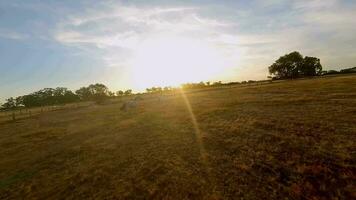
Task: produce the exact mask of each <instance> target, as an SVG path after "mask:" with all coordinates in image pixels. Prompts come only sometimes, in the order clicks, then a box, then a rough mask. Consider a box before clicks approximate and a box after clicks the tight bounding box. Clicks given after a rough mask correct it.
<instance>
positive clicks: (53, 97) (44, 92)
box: [1, 83, 132, 110]
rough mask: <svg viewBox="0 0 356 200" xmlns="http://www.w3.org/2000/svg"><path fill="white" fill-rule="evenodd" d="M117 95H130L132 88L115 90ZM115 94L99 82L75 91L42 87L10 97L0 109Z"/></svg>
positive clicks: (51, 104) (57, 103) (104, 97)
mask: <svg viewBox="0 0 356 200" xmlns="http://www.w3.org/2000/svg"><path fill="white" fill-rule="evenodd" d="M116 94H117V96H124V95H131V94H132V90H131V89H129V90H126V91H121V90H120V91H117V92H116ZM113 96H115V93H114V92H111V91H109V89H108V87H107V86H105V85H104V84H101V83H96V84H90V85H89V86H87V87H81V88H79V89H78V90H76V91H75V92H73V91H71V90H69V89H68V88H65V87H57V88H44V89H41V90H39V91H36V92H32V93H30V94H27V95H23V96H18V97H16V98H13V97H10V98H8V99H6V102H5V103H4V104H2V105H1V109H2V110H10V109H14V108H19V107H26V108H31V107H39V106H53V105H61V104H67V103H74V102H78V101H95V102H101V101H103V100H105V99H107V98H109V97H113Z"/></svg>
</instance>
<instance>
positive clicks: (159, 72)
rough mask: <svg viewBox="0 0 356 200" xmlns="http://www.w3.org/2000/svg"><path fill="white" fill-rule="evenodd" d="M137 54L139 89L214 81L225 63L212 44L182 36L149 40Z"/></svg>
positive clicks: (135, 74) (135, 76) (135, 68)
mask: <svg viewBox="0 0 356 200" xmlns="http://www.w3.org/2000/svg"><path fill="white" fill-rule="evenodd" d="M135 53H136V55H135V58H134V60H133V64H132V68H131V70H132V71H131V73H132V76H133V81H134V84H135V87H136V88H137V89H140V90H143V89H145V88H147V87H151V86H178V85H179V84H181V83H187V82H197V81H203V80H209V79H212V78H214V76H215V75H216V74H217V73H219V72H220V71H221V67H220V66H222V61H223V59H221V56H220V55H219V53H218V51H217V49H215V48H214V47H212V46H210V45H209V44H207V43H203V42H201V41H199V40H193V39H188V38H181V37H159V38H154V39H149V40H146V41H145V42H143V43H142V44H141V45H140V46H139V48H138V49H137V51H136V52H135Z"/></svg>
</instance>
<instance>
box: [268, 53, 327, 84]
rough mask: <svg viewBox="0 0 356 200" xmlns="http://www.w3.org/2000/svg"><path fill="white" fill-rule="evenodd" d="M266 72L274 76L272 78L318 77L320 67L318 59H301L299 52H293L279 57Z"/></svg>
mask: <svg viewBox="0 0 356 200" xmlns="http://www.w3.org/2000/svg"><path fill="white" fill-rule="evenodd" d="M268 70H269V73H270V74H271V75H274V77H273V78H277V79H285V78H298V77H302V76H316V75H320V74H321V71H322V66H321V64H320V59H319V58H315V57H309V56H306V57H305V58H303V56H302V55H301V54H300V53H299V52H297V51H294V52H292V53H289V54H286V55H284V56H281V57H280V58H279V59H278V60H276V61H275V62H274V63H273V64H272V65H271V66H269V67H268Z"/></svg>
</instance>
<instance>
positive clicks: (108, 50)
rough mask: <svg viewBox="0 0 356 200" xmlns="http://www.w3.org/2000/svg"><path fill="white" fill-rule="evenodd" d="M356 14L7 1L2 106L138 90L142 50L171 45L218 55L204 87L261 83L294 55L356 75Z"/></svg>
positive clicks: (312, 1)
mask: <svg viewBox="0 0 356 200" xmlns="http://www.w3.org/2000/svg"><path fill="white" fill-rule="evenodd" d="M355 10H356V2H355V1H352V0H349V1H346V0H344V1H343V0H295V1H293V0H275V1H272V0H264V1H263V0H252V1H238V0H231V1H227V0H225V1H223V0H219V1H218V0H216V1H213V0H205V1H203V0H195V1H178V0H176V1H169V0H166V1H163V0H156V1H154V0H152V1H139V0H136V1H134V0H132V1H129V0H126V1H114V0H111V1H94V0H86V1H84V0H77V1H72V0H64V1H55V0H46V1H45V0H42V1H41V0H26V1H23V0H22V1H20V0H0V101H3V100H4V99H5V98H7V97H10V96H17V95H22V94H26V93H29V92H32V91H35V90H38V89H41V88H44V87H57V86H64V87H68V88H70V89H73V90H74V89H77V88H79V87H80V86H85V85H88V84H90V83H96V82H102V83H104V84H106V85H108V86H109V88H110V89H111V90H118V89H126V88H134V89H135V87H136V86H135V85H134V83H133V80H134V79H135V77H136V79H137V78H141V79H142V78H143V79H145V77H143V76H145V74H147V73H146V72H148V70H151V71H152V70H153V71H154V70H156V69H157V68H152V69H149V68H150V65H147V66H143V65H144V64H142V63H140V67H142V69H141V68H139V70H137V69H136V71H135V73H139V72H140V70H141V72H142V74H140V75H139V76H137V74H136V75H135V74H133V70H132V68H133V67H132V65H133V63H136V62H135V61H134V59H135V58H136V59H138V58H137V56H136V54H137V52H138V51H139V50H138V49H139V47H140V46H142V44H143V43H145V42H146V41H150V40H151V41H159V40H157V38H163V37H168V36H169V38H171V40H174V38H180V39H181V38H185V39H186V40H185V41H199V45H200V44H203V45H200V48H202V47H204V48H205V47H206V46H207V45H209V47H214V49H215V50H216V51H218V52H219V55H220V56H219V60H218V61H217V62H216V63H218V64H216V68H217V69H213V68H214V66H210V68H211V70H210V71H211V72H214V73H216V76H215V77H209V76H206V77H205V76H201V77H199V76H198V77H199V78H202V79H204V77H205V78H206V79H209V80H223V81H234V80H249V79H264V78H266V76H267V75H268V72H267V67H268V65H270V64H271V63H273V61H274V60H276V59H277V58H278V57H279V56H280V55H284V54H285V53H288V52H290V51H294V50H298V51H300V52H301V53H302V54H304V55H310V56H316V57H319V58H321V61H322V64H323V66H324V68H325V69H332V68H333V69H339V68H342V67H351V66H356V53H355V49H356V20H355V18H356V12H355ZM172 36H174V37H172ZM172 38H173V39H172ZM188 38H189V40H188ZM177 40H178V39H177ZM162 41H167V40H162ZM183 43H184V42H183ZM187 43H189V42H187ZM164 47H165V46H163V47H162V48H164ZM174 47H175V46H174V45H173V46H172V48H174ZM183 48H184V46H183ZM187 48H189V46H187ZM197 49H199V48H197ZM215 50H214V52H215ZM176 53H181V52H176ZM210 53H211V52H210ZM207 55H210V54H209V52H208V54H207ZM199 56H201V57H204V55H203V54H201V55H197V59H200V57H199ZM172 62H174V60H173V61H172ZM153 63H157V62H153ZM158 63H160V62H158ZM198 64H202V63H201V62H198ZM172 66H174V65H172ZM143 68H144V69H143ZM167 68H169V66H168V67H167ZM192 68H193V66H192V67H189V68H186V69H184V70H190V69H192ZM218 68H219V69H222V70H220V71H219V69H218ZM159 69H161V68H159ZM197 69H199V70H201V69H200V68H197ZM138 71H139V72H138ZM192 72H194V69H192ZM148 75H149V74H148ZM157 78H159V77H155V79H157ZM187 80H190V79H187ZM197 81H199V80H197ZM154 83H155V82H154V81H152V80H151V81H150V80H148V81H146V85H145V86H153V85H150V84H154Z"/></svg>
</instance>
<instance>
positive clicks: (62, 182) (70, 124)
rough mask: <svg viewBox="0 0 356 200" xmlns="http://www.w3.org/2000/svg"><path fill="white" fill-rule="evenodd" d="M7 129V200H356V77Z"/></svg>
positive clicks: (202, 94)
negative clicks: (355, 199)
mask: <svg viewBox="0 0 356 200" xmlns="http://www.w3.org/2000/svg"><path fill="white" fill-rule="evenodd" d="M122 104H123V101H119V100H117V101H111V102H109V103H107V104H104V105H95V104H93V105H90V106H83V107H71V108H68V109H62V110H57V111H51V112H43V113H39V114H36V115H33V116H30V117H25V118H22V119H18V120H15V121H7V120H4V121H0V199H22V198H25V199H234V198H244V199H261V198H265V199H282V198H284V197H287V198H290V199H293V198H295V199H299V198H310V199H312V198H313V197H314V198H316V199H321V198H325V199H331V198H339V199H352V198H356V193H355V187H356V185H355V182H356V140H355V137H356V76H355V75H350V76H335V77H324V78H316V79H305V80H291V81H281V82H277V83H272V84H264V85H255V86H253V85H252V86H247V87H246V86H241V85H236V86H232V87H223V88H218V89H217V88H214V89H210V90H204V91H196V92H194V91H187V92H185V93H183V94H182V93H176V94H170V95H165V96H159V95H157V96H155V95H150V96H143V97H142V100H139V101H137V106H135V107H132V108H129V109H128V110H126V111H122V110H121V109H120V108H121V107H122Z"/></svg>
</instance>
